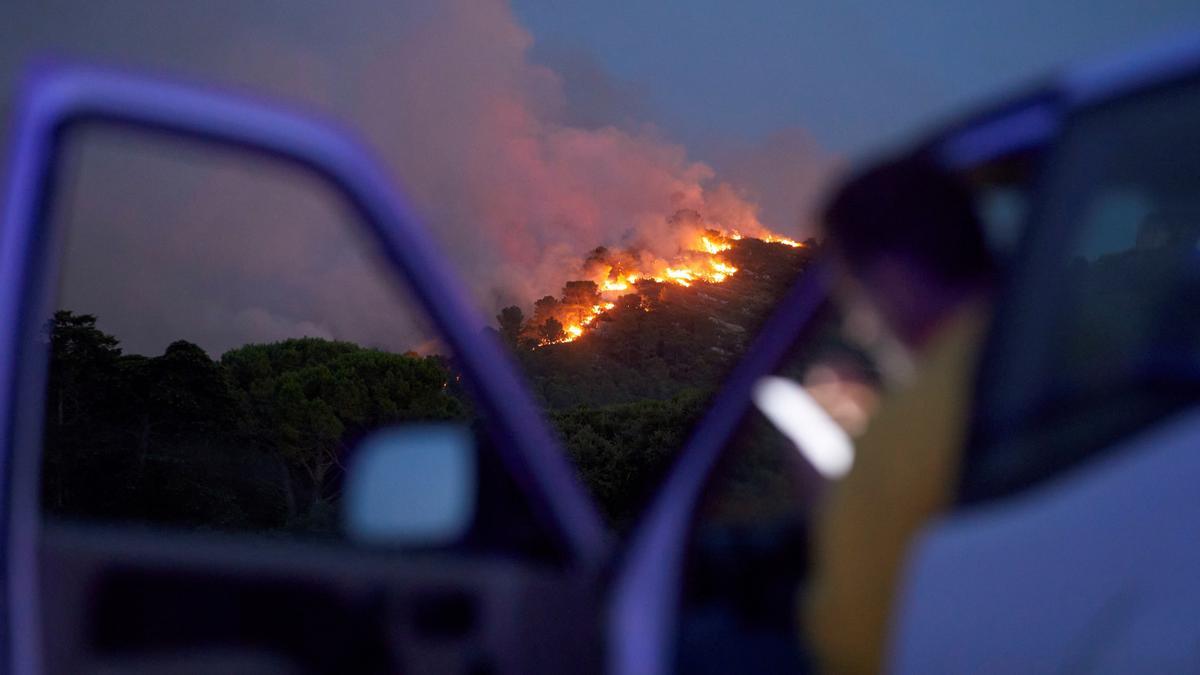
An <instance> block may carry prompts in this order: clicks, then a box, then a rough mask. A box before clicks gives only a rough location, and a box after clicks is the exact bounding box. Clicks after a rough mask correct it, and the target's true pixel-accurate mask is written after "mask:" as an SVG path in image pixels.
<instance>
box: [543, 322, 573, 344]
mask: <svg viewBox="0 0 1200 675" xmlns="http://www.w3.org/2000/svg"><path fill="white" fill-rule="evenodd" d="M566 336H567V334H566V333H565V332H563V325H562V324H561V323H559V322H558V319H546V321H545V322H544V323H542V325H541V326H540V327H539V328H538V338H540V339H541V340H542V341H544V342H558V341H560V340H562V339H563V338H565V337H566Z"/></svg>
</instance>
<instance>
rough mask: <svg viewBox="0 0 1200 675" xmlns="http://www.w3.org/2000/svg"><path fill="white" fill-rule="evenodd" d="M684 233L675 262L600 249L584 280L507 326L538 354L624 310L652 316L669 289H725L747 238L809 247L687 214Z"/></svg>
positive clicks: (678, 218) (680, 216)
mask: <svg viewBox="0 0 1200 675" xmlns="http://www.w3.org/2000/svg"><path fill="white" fill-rule="evenodd" d="M669 222H670V223H671V225H672V226H674V229H675V230H676V231H677V232H679V234H680V237H681V241H680V247H679V251H678V252H677V253H676V255H674V256H672V257H671V258H670V259H666V258H662V257H657V256H654V255H652V254H648V253H646V252H645V251H639V250H637V249H622V250H614V249H609V248H605V247H603V246H601V247H598V248H596V249H594V250H592V252H591V253H590V254H589V255H588V256H587V259H586V260H585V261H584V264H583V268H582V269H581V270H580V272H579V275H580V277H581V278H580V279H577V280H574V281H568V282H567V283H566V285H564V286H563V288H562V293H561V295H560V296H558V297H555V296H553V295H547V296H545V297H543V298H541V299H540V300H538V301H537V302H536V303H534V306H533V314H532V316H530V317H529V319H528V321H526V320H524V314H523V313H521V312H519V310H518V311H513V310H515V309H516V308H509V309H508V310H505V314H502V315H501V327H502V329H504V330H505V331H506V332H507V333H508V334H509V335H510V336H511V337H513V338H516V340H517V341H518V342H519V343H520V344H523V345H525V346H526V347H529V348H533V349H536V348H538V347H545V346H548V345H555V344H562V343H566V342H573V341H575V340H577V339H579V338H580V337H583V336H584V335H585V334H587V333H589V332H591V331H592V330H594V329H595V328H596V327H597V326H599V325H600V324H601V323H603V322H604V321H606V320H610V319H611V316H610V315H611V313H612V312H613V310H616V309H617V308H618V307H620V308H621V309H622V310H623V311H642V312H650V311H652V310H653V309H654V308H655V307H656V305H657V304H659V303H660V302H661V300H662V294H663V289H664V287H683V288H692V287H693V286H699V287H704V286H711V285H716V284H723V283H725V282H726V281H728V280H730V279H731V278H733V277H734V276H735V275H737V274H738V272H739V268H738V266H737V265H736V264H735V262H734V261H733V260H732V258H731V256H730V252H731V251H732V250H733V249H734V247H735V246H739V245H740V242H742V240H743V239H750V240H756V241H760V242H763V243H768V244H776V245H779V246H783V247H787V248H796V249H798V248H803V247H804V244H801V243H799V242H796V241H793V240H791V239H788V238H786V237H781V236H778V235H774V234H770V233H765V232H764V233H760V234H759V236H757V237H749V236H745V235H743V234H741V233H740V232H737V231H733V230H724V229H719V228H718V227H714V226H712V225H711V224H708V223H705V222H704V220H703V219H702V218H701V216H700V214H698V213H697V212H695V211H690V210H684V211H680V212H678V213H676V214H675V215H674V216H672V217H671V219H670V221H669Z"/></svg>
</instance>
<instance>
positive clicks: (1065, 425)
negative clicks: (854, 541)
mask: <svg viewBox="0 0 1200 675" xmlns="http://www.w3.org/2000/svg"><path fill="white" fill-rule="evenodd" d="M1198 114H1200V39H1197V38H1195V37H1192V38H1190V39H1185V40H1182V41H1180V42H1176V43H1171V44H1168V45H1159V46H1156V47H1155V48H1153V49H1150V50H1148V51H1144V52H1140V53H1137V54H1132V55H1125V56H1122V57H1120V58H1117V59H1113V60H1110V61H1106V62H1103V63H1098V64H1092V65H1088V66H1086V67H1081V68H1077V69H1074V70H1069V71H1067V72H1065V73H1063V74H1061V75H1059V76H1058V77H1055V78H1052V79H1050V80H1048V81H1046V82H1045V83H1043V84H1042V85H1041V86H1038V87H1036V88H1034V89H1032V90H1030V91H1029V92H1027V93H1025V94H1023V95H1019V96H1016V97H1014V98H1012V99H1010V100H1008V101H1005V102H1003V103H1002V104H1000V105H996V106H992V107H990V108H986V109H984V110H983V111H982V112H981V113H979V114H976V115H973V116H970V117H968V118H967V119H965V120H963V121H961V122H958V123H955V124H953V125H951V126H949V127H947V128H944V129H942V130H939V131H937V132H936V133H934V134H931V135H930V136H929V137H928V138H926V139H923V140H922V141H920V142H918V143H916V144H914V146H913V147H912V148H911V149H910V150H909V151H908V152H910V153H912V154H914V155H921V156H924V157H926V158H929V159H932V160H933V161H936V162H938V163H940V164H941V165H942V166H944V167H946V168H948V169H950V170H951V171H954V172H956V173H958V174H960V175H961V176H962V177H963V178H964V179H965V180H966V181H967V182H968V184H969V185H971V187H972V190H973V192H974V195H975V199H976V202H977V206H978V211H979V213H980V214H981V216H982V218H983V221H984V225H985V227H986V228H987V232H988V237H989V239H990V241H991V244H992V247H993V250H994V252H995V254H996V256H997V259H998V260H1000V261H1001V265H1002V268H1003V276H1004V280H1003V285H1002V292H1001V293H1000V296H999V299H998V302H997V307H996V309H995V314H994V318H993V325H992V328H991V330H990V334H989V337H988V339H987V344H986V346H985V350H984V352H983V355H982V357H981V362H980V366H979V372H978V373H977V382H976V388H975V392H976V393H975V400H974V404H973V410H974V413H973V422H972V428H971V435H970V441H969V443H968V446H967V447H966V448H965V450H964V452H965V459H964V462H963V467H962V475H961V477H960V483H959V485H958V487H957V490H956V493H957V495H958V499H957V505H956V507H955V508H954V510H953V512H952V513H949V514H947V515H946V516H945V517H944V518H941V519H940V520H938V521H937V522H935V523H933V524H931V525H930V526H929V527H928V528H927V530H926V532H925V534H924V535H923V536H922V537H921V538H920V540H919V541H917V542H914V544H913V546H912V550H911V553H910V560H909V563H908V566H907V571H906V573H905V577H904V582H903V584H902V587H901V589H900V590H899V593H900V599H899V601H898V605H897V606H898V609H897V611H896V614H895V616H894V617H893V626H892V636H891V643H890V648H889V655H890V656H889V661H888V665H887V669H888V670H892V671H896V672H919V673H929V672H1030V671H1038V672H1040V671H1055V672H1057V671H1071V672H1181V671H1190V670H1194V669H1195V668H1196V666H1197V663H1198V661H1197V651H1196V645H1197V644H1200V643H1198V642H1197V633H1196V630H1195V628H1194V626H1195V621H1194V619H1195V615H1196V612H1197V608H1200V598H1198V597H1197V595H1196V593H1197V591H1196V584H1195V583H1194V581H1193V579H1192V577H1193V575H1192V572H1191V570H1192V569H1194V568H1195V564H1196V562H1197V556H1198V555H1200V546H1197V544H1196V542H1197V541H1198V540H1197V539H1196V536H1195V534H1196V532H1195V525H1194V523H1195V522H1196V515H1197V514H1196V513H1195V509H1196V507H1195V504H1196V503H1197V502H1196V500H1195V498H1194V495H1193V486H1194V484H1195V480H1196V470H1197V467H1196V457H1197V456H1196V454H1195V452H1194V447H1195V446H1196V444H1197V439H1198V438H1200V436H1198V433H1200V427H1197V421H1196V420H1197V418H1196V413H1195V409H1196V408H1195V406H1196V402H1197V400H1198V398H1197V395H1198V393H1200V391H1198V390H1197V388H1196V383H1197V380H1196V379H1195V375H1196V359H1197V348H1198V346H1200V345H1198V343H1197V335H1198V333H1197V332H1196V326H1195V320H1194V319H1193V318H1192V314H1193V313H1192V312H1191V311H1190V307H1191V306H1192V303H1193V302H1194V296H1195V293H1196V292H1197V286H1196V283H1197V282H1196V279H1197V276H1196V274H1197V270H1198V269H1200V266H1198V265H1197V263H1200V250H1198V248H1197V242H1198V239H1200V229H1198V228H1200V133H1198V131H1197V127H1196V124H1195V122H1194V120H1195V119H1196V118H1197V115H1198ZM828 284H829V282H828V280H827V278H825V276H823V275H821V274H813V275H809V276H808V277H807V278H806V279H804V280H802V281H801V282H800V284H799V286H798V287H797V288H796V289H794V291H793V293H792V294H791V295H790V296H789V297H788V298H787V299H786V300H785V302H784V303H782V306H781V309H780V311H779V312H778V314H777V315H776V316H774V317H773V318H772V319H771V320H770V322H769V323H768V324H767V326H766V327H765V328H764V331H763V333H762V335H761V336H760V338H759V341H758V342H757V344H756V345H755V346H753V347H752V348H751V349H749V350H748V354H749V356H748V357H747V359H745V360H744V361H743V362H742V364H740V366H739V369H738V370H737V371H736V372H735V373H734V374H733V375H732V376H731V377H730V379H729V381H728V385H727V387H726V388H725V389H724V390H723V391H722V393H721V395H720V396H718V397H717V398H716V399H715V402H714V404H713V407H712V408H711V409H710V411H709V413H708V415H707V417H706V418H705V419H704V420H703V421H702V422H701V424H700V425H699V427H698V429H697V431H696V433H695V435H694V436H693V437H692V441H691V442H690V443H689V445H688V446H687V448H686V449H685V451H684V452H683V454H682V456H681V458H680V460H679V462H678V464H677V466H676V467H675V470H674V471H673V472H672V474H671V475H670V476H669V477H668V479H667V481H666V483H665V485H664V486H663V488H662V490H661V491H660V493H659V496H658V499H657V501H656V502H655V503H654V504H653V505H652V507H651V509H650V511H649V513H648V515H647V517H646V518H645V519H644V521H643V523H642V527H641V529H640V531H639V532H638V533H637V536H635V538H634V541H633V544H632V546H631V553H630V554H629V555H628V557H627V558H626V562H625V564H624V566H623V567H622V570H621V575H620V577H619V579H618V582H617V585H616V590H615V593H614V605H613V606H614V608H615V611H614V612H613V614H612V615H611V618H610V630H611V641H610V644H609V648H610V650H611V654H612V660H611V664H612V665H613V666H614V667H615V668H616V670H617V672H621V673H662V672H669V671H672V670H676V669H678V670H683V671H689V672H729V671H730V670H731V669H735V668H739V669H740V668H749V669H753V670H754V671H755V672H795V671H796V670H802V669H808V668H812V667H813V664H812V663H811V662H809V661H808V660H807V659H806V655H805V654H804V652H803V650H802V649H800V650H797V649H795V648H791V649H789V647H788V646H787V645H788V640H789V639H793V638H794V637H795V636H797V635H799V634H800V629H799V626H797V625H796V623H795V621H796V618H797V617H796V611H795V604H794V600H793V598H792V596H791V595H790V589H794V588H797V587H803V584H804V574H805V571H804V570H805V564H806V562H805V559H804V551H805V550H806V520H807V515H808V514H807V511H806V510H804V509H799V510H797V512H795V513H792V514H788V515H787V516H785V517H784V518H783V519H782V520H781V519H779V518H775V519H763V520H761V521H759V522H751V523H750V524H749V525H747V524H745V523H743V524H739V525H738V526H737V527H733V528H730V527H727V526H721V524H719V523H718V524H717V525H716V526H715V527H714V526H712V525H711V524H709V523H707V522H705V521H704V516H703V507H702V505H703V503H704V502H705V500H706V499H709V498H711V495H712V494H713V493H714V492H719V491H720V490H721V484H722V482H723V481H727V480H728V479H729V477H730V472H731V470H730V468H729V467H730V465H731V461H733V455H734V454H735V452H736V451H738V450H739V449H742V445H743V444H742V443H740V442H739V440H738V439H739V437H740V436H746V435H748V434H750V433H751V431H750V430H752V429H753V428H754V425H755V424H756V423H757V422H756V420H757V419H758V417H757V416H758V413H757V412H755V409H754V403H755V401H754V398H755V397H754V391H755V388H756V385H757V383H759V382H762V381H763V380H764V378H773V377H774V375H773V373H778V372H779V371H780V369H781V368H784V367H785V365H786V363H787V362H788V360H789V359H792V358H794V354H795V349H796V347H795V345H797V344H798V343H800V344H803V343H804V342H805V341H806V340H808V341H811V339H812V337H813V334H814V331H815V328H814V326H815V324H818V323H819V322H820V316H821V315H822V313H823V312H827V311H829V308H828V306H827V305H828V303H827V302H826V295H827V291H828ZM762 412H763V413H766V414H767V417H770V416H771V415H770V411H769V410H766V409H763V410H762ZM781 429H782V427H781ZM784 431H786V429H784ZM809 441H811V442H813V443H821V442H824V441H821V440H819V439H816V438H810V439H808V440H805V439H804V438H803V437H800V438H799V440H797V443H798V444H799V445H800V446H801V447H800V448H799V450H800V451H801V452H800V453H796V456H797V457H798V458H804V459H802V460H801V461H802V463H804V464H806V465H807V469H806V473H807V478H805V479H802V480H801V481H799V483H800V485H801V489H807V490H819V489H820V488H819V485H820V483H821V481H822V477H821V476H822V471H821V470H819V469H820V466H819V464H817V463H814V462H813V461H812V459H811V458H812V457H813V456H814V455H820V454H821V452H820V450H821V448H817V447H807V448H806V447H804V445H805V444H806V443H807V442H809ZM826 478H828V476H826ZM807 499H811V498H810V497H806V498H803V499H800V500H798V501H805V500H807Z"/></svg>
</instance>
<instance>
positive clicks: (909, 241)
mask: <svg viewBox="0 0 1200 675" xmlns="http://www.w3.org/2000/svg"><path fill="white" fill-rule="evenodd" d="M822 220H823V223H824V227H825V231H826V232H825V233H826V235H827V240H828V242H829V243H830V244H831V246H832V248H833V250H834V251H835V252H836V254H837V257H838V259H839V260H840V262H841V264H842V267H843V268H844V272H846V274H844V275H843V277H844V282H845V283H844V284H843V287H842V289H841V295H842V297H843V298H850V303H849V304H851V305H855V304H857V305H867V306H869V307H871V308H873V310H874V311H875V312H877V313H878V314H879V315H880V316H879V318H881V319H882V320H883V322H885V323H886V324H887V327H888V329H890V332H891V333H893V334H894V335H895V336H896V337H897V338H899V340H900V341H901V342H903V343H904V344H905V346H907V347H908V348H909V349H910V350H911V349H918V348H920V347H921V346H922V344H923V343H924V341H925V340H926V339H927V338H928V337H929V336H930V334H931V332H932V331H933V329H934V328H936V327H937V325H938V324H939V323H940V322H941V321H942V320H943V319H945V318H946V317H948V316H949V315H951V314H952V313H953V312H954V311H955V310H957V309H958V308H960V307H961V306H962V305H963V304H964V303H965V302H968V301H970V300H972V299H974V298H976V297H978V296H979V295H980V294H981V293H983V292H986V291H987V290H988V289H990V287H991V284H992V280H993V276H994V265H993V261H992V257H991V255H990V253H989V251H988V248H987V245H986V241H985V239H984V232H983V228H982V226H981V224H980V221H979V219H978V217H977V216H976V214H975V208H974V205H973V203H972V199H971V195H970V193H969V192H968V190H967V188H966V186H965V185H963V184H962V183H961V182H960V181H959V180H958V179H957V178H956V177H955V176H954V175H953V174H951V173H949V172H948V171H945V170H943V169H941V168H939V167H937V166H935V165H933V164H932V163H930V162H928V161H924V160H920V159H904V160H899V161H892V162H888V163H886V164H882V165H876V166H875V167H873V168H871V169H869V170H867V171H865V172H862V173H860V174H858V175H855V176H852V177H851V178H850V179H849V180H847V181H846V182H845V183H844V184H843V185H842V186H841V188H840V189H838V190H837V191H836V192H835V193H834V195H833V197H832V199H831V200H830V201H829V202H828V204H827V206H826V208H825V211H824V215H823V219H822ZM859 309H861V307H860V308H859ZM852 311H853V310H852Z"/></svg>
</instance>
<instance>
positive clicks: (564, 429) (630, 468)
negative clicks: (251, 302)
mask: <svg viewBox="0 0 1200 675" xmlns="http://www.w3.org/2000/svg"><path fill="white" fill-rule="evenodd" d="M48 332H49V340H50V347H51V349H50V377H49V382H48V389H47V403H46V420H45V455H44V463H43V485H42V500H43V504H44V508H45V509H46V511H47V512H48V513H51V514H55V515H58V516H65V517H71V518H86V519H99V520H104V521H119V522H144V523H151V524H168V525H172V526H186V527H192V528H207V529H215V530H259V531H263V530H266V531H277V532H280V533H285V532H287V531H304V532H310V533H312V532H317V533H333V532H335V531H336V529H337V509H338V500H339V497H340V486H341V482H342V481H341V479H342V475H343V471H344V464H345V461H344V460H345V458H346V455H347V453H348V452H349V450H350V449H351V448H352V447H353V446H354V445H355V443H356V442H357V441H358V440H359V439H360V438H361V437H362V436H363V435H364V434H366V433H368V432H370V431H371V430H372V429H375V428H378V427H380V426H383V425H388V424H395V423H402V422H406V421H435V420H461V421H463V422H470V421H471V420H472V419H473V417H474V413H473V410H472V406H471V403H470V400H469V398H468V397H467V395H466V394H465V392H464V391H463V387H462V384H461V383H460V382H459V380H460V378H459V376H458V374H457V372H456V371H455V368H454V364H453V363H452V362H451V361H450V360H448V359H446V358H444V357H441V356H426V357H421V356H417V355H416V354H411V353H410V354H395V353H389V352H384V351H379V350H375V349H367V348H363V347H360V346H358V345H355V344H351V343H347V342H337V341H330V340H324V339H318V338H301V339H292V340H286V341H283V342H277V343H273V344H253V345H246V346H243V347H240V348H238V349H234V350H232V351H229V352H226V353H225V354H223V355H222V356H221V357H220V358H219V359H216V360H214V359H212V358H210V357H209V356H208V354H207V353H206V352H205V351H204V350H203V349H201V348H200V347H199V346H197V345H195V344H192V343H189V342H186V341H177V342H174V343H172V344H171V345H170V346H168V347H167V349H166V351H165V352H164V353H163V354H162V355H160V356H154V357H148V356H141V355H133V354H125V353H123V352H122V350H121V346H120V343H119V342H118V340H117V339H116V338H115V337H113V336H111V335H108V334H106V333H104V332H103V331H101V330H99V329H98V328H97V327H96V317H94V316H91V315H86V314H74V313H72V312H69V311H60V312H58V313H56V314H55V316H54V318H53V321H52V322H51V324H50V326H49V331H48ZM593 384H594V383H589V382H587V381H580V382H578V384H577V386H578V387H579V388H580V389H581V390H584V389H587V388H589V387H590V386H592V385H593ZM705 398H706V396H705V395H704V394H703V393H700V392H697V391H686V392H682V393H678V394H677V395H676V396H674V397H673V398H668V399H667V400H661V401H659V400H653V401H639V402H636V403H629V404H624V405H598V406H592V407H583V406H577V407H575V408H573V409H569V410H561V411H557V412H554V413H553V414H551V416H550V419H551V421H552V423H553V424H554V425H555V427H556V428H557V430H558V432H559V434H560V435H561V437H562V438H563V440H564V442H565V443H566V445H567V448H568V452H569V454H570V457H571V459H572V460H573V461H574V462H575V463H576V466H577V467H578V469H579V475H580V478H581V479H582V480H583V482H584V484H585V486H586V487H587V488H588V489H589V490H590V491H591V493H592V494H593V495H594V496H595V497H596V499H597V500H598V502H599V505H600V507H601V509H602V511H603V512H604V513H605V515H606V516H608V517H609V519H610V520H611V521H612V522H613V523H615V524H622V523H626V522H628V521H629V520H630V519H631V518H632V516H633V514H634V513H635V511H636V510H637V508H639V506H640V504H641V502H642V499H643V497H644V495H645V494H646V493H647V492H648V491H649V490H650V488H651V487H652V483H653V482H654V480H656V479H657V478H658V477H659V476H660V475H661V474H662V472H663V470H664V469H665V467H666V465H667V463H668V462H669V460H670V458H671V457H672V455H673V452H674V451H675V450H677V449H678V448H679V447H680V445H681V444H682V441H683V435H684V434H685V433H686V432H687V430H688V428H689V427H690V425H691V420H692V419H694V417H695V416H696V415H698V414H699V412H700V411H701V409H702V406H703V402H704V400H705Z"/></svg>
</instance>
